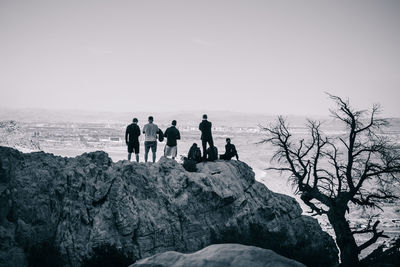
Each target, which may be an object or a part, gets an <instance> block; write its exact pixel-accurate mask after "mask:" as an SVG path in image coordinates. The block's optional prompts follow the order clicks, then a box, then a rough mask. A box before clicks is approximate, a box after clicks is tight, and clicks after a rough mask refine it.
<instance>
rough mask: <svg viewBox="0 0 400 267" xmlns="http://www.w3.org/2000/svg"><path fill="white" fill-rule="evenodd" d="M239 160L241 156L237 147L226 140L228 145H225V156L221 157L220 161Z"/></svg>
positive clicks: (228, 139)
mask: <svg viewBox="0 0 400 267" xmlns="http://www.w3.org/2000/svg"><path fill="white" fill-rule="evenodd" d="M235 156H236V159H237V160H239V155H238V153H237V151H236V147H235V145H234V144H231V139H230V138H226V145H225V154H223V155H221V156H220V157H219V158H220V159H225V160H230V159H231V158H233V157H235Z"/></svg>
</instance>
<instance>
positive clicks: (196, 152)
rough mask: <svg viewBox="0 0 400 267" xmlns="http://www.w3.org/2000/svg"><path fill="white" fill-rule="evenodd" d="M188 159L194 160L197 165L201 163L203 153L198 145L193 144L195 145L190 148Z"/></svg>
mask: <svg viewBox="0 0 400 267" xmlns="http://www.w3.org/2000/svg"><path fill="white" fill-rule="evenodd" d="M188 159H191V160H194V161H195V162H196V163H199V162H201V151H200V148H199V147H198V146H197V144H196V143H193V145H192V146H191V147H190V149H189V153H188Z"/></svg>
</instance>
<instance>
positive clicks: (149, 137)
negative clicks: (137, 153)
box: [143, 116, 158, 162]
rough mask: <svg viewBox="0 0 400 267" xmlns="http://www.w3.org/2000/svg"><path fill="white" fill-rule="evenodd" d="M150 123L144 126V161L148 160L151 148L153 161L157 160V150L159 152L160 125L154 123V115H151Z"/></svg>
mask: <svg viewBox="0 0 400 267" xmlns="http://www.w3.org/2000/svg"><path fill="white" fill-rule="evenodd" d="M148 121H149V123H148V124H146V125H145V126H144V127H143V133H144V134H145V139H144V161H145V162H147V158H148V155H149V150H150V148H151V152H152V153H153V162H155V161H156V152H157V133H158V126H157V125H156V124H154V123H153V121H154V118H153V116H150V117H149V120H148Z"/></svg>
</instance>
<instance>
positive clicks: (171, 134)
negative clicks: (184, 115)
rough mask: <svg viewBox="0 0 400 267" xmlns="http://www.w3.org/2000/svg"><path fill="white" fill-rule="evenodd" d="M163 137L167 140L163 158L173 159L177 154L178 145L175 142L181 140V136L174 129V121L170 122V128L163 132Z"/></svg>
mask: <svg viewBox="0 0 400 267" xmlns="http://www.w3.org/2000/svg"><path fill="white" fill-rule="evenodd" d="M164 137H166V138H167V144H166V145H165V148H164V156H166V157H169V156H171V157H172V159H175V157H176V155H177V153H178V144H177V142H176V140H180V139H181V134H180V132H179V130H178V129H177V128H176V120H173V121H172V126H171V127H169V128H168V129H167V130H165V133H164Z"/></svg>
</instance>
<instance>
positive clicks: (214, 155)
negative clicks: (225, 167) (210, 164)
mask: <svg viewBox="0 0 400 267" xmlns="http://www.w3.org/2000/svg"><path fill="white" fill-rule="evenodd" d="M207 152H208V153H207V154H208V155H207V156H208V158H207V160H209V161H214V160H217V159H218V148H217V147H216V146H213V147H210V148H209V149H207Z"/></svg>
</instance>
